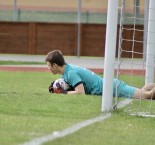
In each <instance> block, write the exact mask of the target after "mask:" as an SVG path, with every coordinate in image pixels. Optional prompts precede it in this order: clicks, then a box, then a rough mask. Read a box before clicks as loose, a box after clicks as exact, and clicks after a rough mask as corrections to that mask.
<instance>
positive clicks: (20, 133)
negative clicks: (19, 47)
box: [0, 72, 155, 145]
mask: <svg viewBox="0 0 155 145" xmlns="http://www.w3.org/2000/svg"><path fill="white" fill-rule="evenodd" d="M58 77H59V76H58V75H56V76H52V75H51V74H50V73H45V72H44V73H42V72H38V73H36V72H35V73H33V72H0V82H1V85H0V90H1V91H0V138H1V139H0V144H2V145H17V144H22V143H24V142H26V141H29V140H31V139H32V138H35V137H40V136H45V135H47V134H51V133H52V132H53V131H57V130H62V129H64V128H67V127H70V126H71V125H73V124H75V123H78V122H81V121H83V120H86V119H89V118H92V117H95V116H98V115H100V113H101V111H100V110H101V97H99V96H89V95H57V94H50V93H48V86H49V84H50V82H51V81H53V80H55V79H56V78H58ZM124 79H127V78H126V77H124ZM147 102H148V101H144V106H145V107H146V106H147ZM135 103H138V102H135ZM135 103H133V104H135ZM154 106H155V103H154V102H152V112H154V110H155V107H154ZM129 107H130V106H129ZM154 129H155V124H154V118H143V117H136V116H130V115H129V114H128V112H125V110H124V109H119V110H117V111H114V112H112V117H111V118H109V119H107V120H105V121H103V122H100V123H95V124H93V125H91V126H88V127H86V128H83V129H81V130H79V131H78V132H76V133H74V134H72V135H69V136H66V137H64V138H60V139H56V140H54V141H52V142H48V143H45V144H46V145H58V144H59V145H60V144H61V145H73V144H74V145H79V144H80V145H94V144H95V145H101V144H103V145H104V144H105V145H106V144H109V145H112V144H113V145H116V144H119V145H121V144H122V145H123V144H126V145H131V144H133V145H134V144H135V145H146V144H147V145H152V144H154V142H155V139H154Z"/></svg>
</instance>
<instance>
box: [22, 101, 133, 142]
mask: <svg viewBox="0 0 155 145" xmlns="http://www.w3.org/2000/svg"><path fill="white" fill-rule="evenodd" d="M126 100H127V101H126ZM126 100H125V101H122V102H121V103H120V104H118V108H121V107H124V106H126V105H127V104H129V103H130V101H129V99H126ZM110 117H111V113H106V114H102V115H100V116H97V117H95V118H92V119H88V120H85V121H83V122H80V123H77V124H75V125H73V126H71V127H69V128H66V129H64V130H61V131H54V132H53V133H52V134H49V135H46V136H43V137H38V138H34V139H32V140H30V141H28V142H26V143H24V144H22V145H42V144H43V143H45V142H48V141H52V140H54V139H57V138H61V137H64V136H67V135H69V134H72V133H74V132H76V131H78V130H80V129H82V128H84V127H86V126H89V125H91V124H93V123H96V122H100V121H103V120H105V119H108V118H110Z"/></svg>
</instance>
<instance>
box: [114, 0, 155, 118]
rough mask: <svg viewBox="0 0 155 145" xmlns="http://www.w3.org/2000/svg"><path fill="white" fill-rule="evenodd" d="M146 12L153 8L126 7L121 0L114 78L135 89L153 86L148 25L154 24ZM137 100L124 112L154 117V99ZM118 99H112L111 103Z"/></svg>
mask: <svg viewBox="0 0 155 145" xmlns="http://www.w3.org/2000/svg"><path fill="white" fill-rule="evenodd" d="M140 2H141V3H140ZM149 13H150V14H151V13H155V9H154V8H150V7H149V1H138V0H133V1H132V3H131V4H130V5H129V4H126V3H125V0H122V1H121V4H120V30H119V49H118V59H117V61H116V69H117V71H116V78H118V79H120V80H123V81H124V82H126V83H127V84H128V85H130V86H134V87H136V88H142V87H143V86H144V85H145V84H146V83H154V72H155V35H154V34H155V31H154V29H152V28H151V25H152V24H151V23H155V19H154V18H153V17H154V16H153V17H150V14H149ZM150 22H151V23H150ZM129 24H130V25H129ZM148 26H150V27H148ZM126 33H128V35H125V34H126ZM153 40H154V41H153ZM126 56H129V57H130V58H126ZM139 98H140V99H137V100H136V99H133V101H132V103H130V105H129V106H128V107H127V108H126V109H125V111H127V112H129V113H130V114H133V115H141V116H151V117H152V116H154V114H155V108H154V107H153V106H154V105H152V104H155V102H154V100H153V99H147V100H146V99H141V96H139ZM119 100H120V99H119V98H118V97H117V96H116V97H115V104H118V102H119Z"/></svg>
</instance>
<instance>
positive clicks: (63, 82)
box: [53, 78, 69, 91]
mask: <svg viewBox="0 0 155 145" xmlns="http://www.w3.org/2000/svg"><path fill="white" fill-rule="evenodd" d="M57 83H59V84H60V86H61V87H62V88H63V89H64V90H68V89H69V85H68V84H67V83H66V82H65V81H64V79H63V78H59V79H57V80H55V82H54V83H53V89H54V90H55V91H56V90H58V89H59V88H58V87H57V85H56V84H57Z"/></svg>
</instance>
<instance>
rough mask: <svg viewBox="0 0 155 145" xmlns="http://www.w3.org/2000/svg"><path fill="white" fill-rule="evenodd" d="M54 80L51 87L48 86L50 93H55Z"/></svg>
mask: <svg viewBox="0 0 155 145" xmlns="http://www.w3.org/2000/svg"><path fill="white" fill-rule="evenodd" d="M54 82H55V81H53V82H52V83H51V84H50V86H49V88H48V91H49V92H50V93H54V89H53V84H54Z"/></svg>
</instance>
